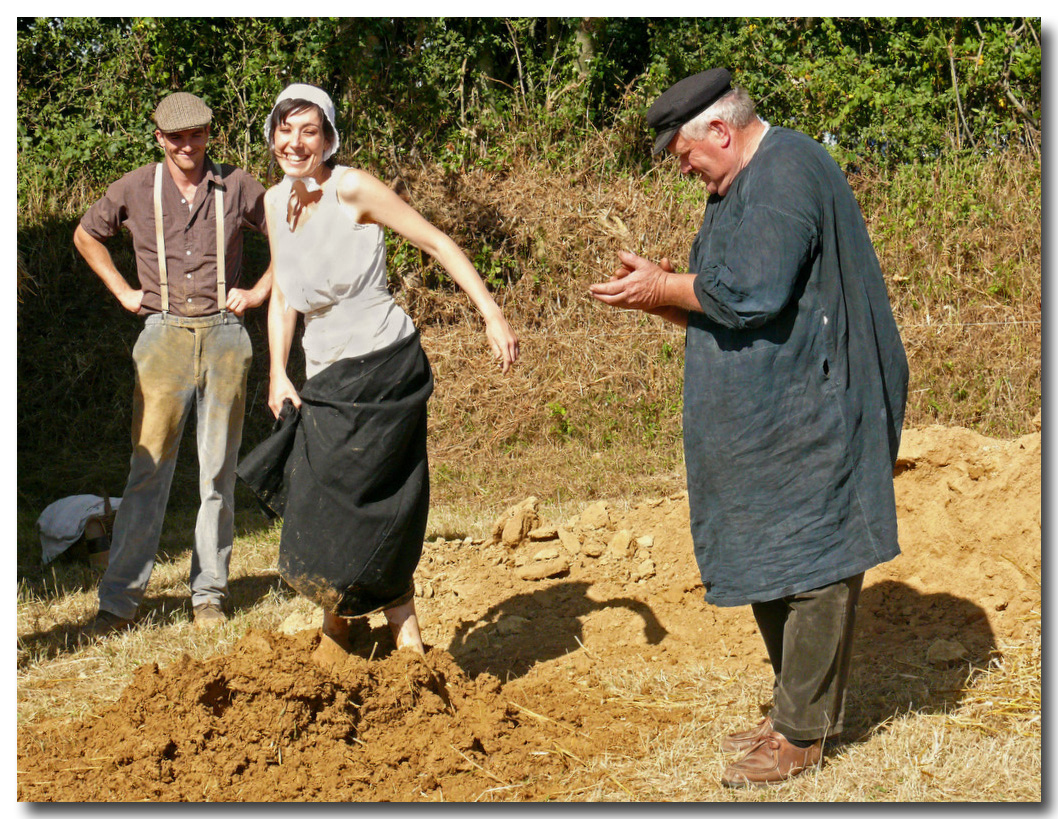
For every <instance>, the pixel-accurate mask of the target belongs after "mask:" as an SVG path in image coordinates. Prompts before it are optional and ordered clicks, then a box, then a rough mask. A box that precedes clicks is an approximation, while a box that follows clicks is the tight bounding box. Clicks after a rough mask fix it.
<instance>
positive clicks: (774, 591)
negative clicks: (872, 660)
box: [683, 128, 908, 606]
mask: <svg viewBox="0 0 1058 819" xmlns="http://www.w3.org/2000/svg"><path fill="white" fill-rule="evenodd" d="M690 272H691V273H693V274H695V276H696V279H695V283H694V289H695V293H696V295H697V297H698V300H699V302H700V304H701V308H702V310H703V312H701V313H698V312H692V313H691V314H690V318H689V321H688V326H687V337H686V359H685V362H686V363H685V370H684V406H683V429H684V450H685V456H686V463H687V488H688V494H689V500H690V510H691V533H692V536H693V539H694V550H695V557H696V559H697V561H698V566H699V568H700V570H701V573H702V580H703V582H704V583H705V588H706V599H707V600H708V601H709V602H711V603H715V604H717V605H721V606H733V605H743V604H746V603H753V602H760V601H766V600H774V599H777V598H779V597H784V596H786V595H790V594H795V593H797V592H801V591H808V590H810V589H814V588H818V587H820V586H823V585H827V584H829V583H833V582H836V581H838V580H842V579H844V578H846V577H850V576H852V575H854V574H858V573H859V572H862V571H865V570H866V569H869V568H870V567H872V566H875V565H877V564H879V563H882V562H884V561H886V560H890V559H892V558H893V557H895V556H896V555H898V554H899V553H900V549H899V546H898V545H897V526H896V504H895V499H894V493H893V465H894V463H895V460H896V453H897V449H898V448H899V444H900V430H901V426H902V424H903V417H904V405H905V402H906V398H907V380H908V368H907V357H906V355H905V353H904V347H903V344H902V343H901V341H900V335H899V333H898V331H897V327H896V323H895V321H894V319H893V314H892V309H891V306H890V304H889V297H888V294H887V292H886V287H885V282H884V280H883V279H882V274H881V270H880V269H879V266H878V260H877V257H876V256H875V253H874V248H873V246H872V245H871V241H870V237H869V236H868V233H867V229H866V226H865V225H864V222H863V217H862V215H861V214H860V209H859V206H858V204H857V203H856V200H855V197H854V196H853V194H852V191H851V189H850V188H849V185H848V183H847V182H846V181H845V178H844V175H843V174H842V172H841V170H840V168H838V166H837V164H836V163H835V162H834V161H833V160H832V159H831V158H830V155H829V154H828V153H827V152H826V150H825V149H824V148H823V147H822V146H821V145H820V144H819V143H817V142H815V141H814V140H812V139H810V138H809V137H807V136H805V135H803V134H800V133H798V132H796V131H792V130H788V129H785V128H771V129H769V131H768V132H767V133H766V134H765V135H764V138H763V139H762V141H761V143H760V146H759V147H758V149H757V151H756V153H755V154H754V155H753V157H752V158H751V159H750V161H749V163H748V164H747V165H746V167H745V168H743V169H742V171H741V172H740V173H739V175H738V176H737V177H736V178H735V180H734V183H733V184H732V186H731V188H730V189H729V190H728V192H727V194H726V195H725V196H723V197H719V196H715V195H714V196H711V197H710V198H709V202H708V204H707V207H706V212H705V219H704V221H703V223H702V227H701V229H700V231H699V233H698V236H697V237H696V238H695V241H694V245H693V247H692V249H691V255H690Z"/></svg>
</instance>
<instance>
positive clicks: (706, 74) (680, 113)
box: [647, 68, 731, 154]
mask: <svg viewBox="0 0 1058 819" xmlns="http://www.w3.org/2000/svg"><path fill="white" fill-rule="evenodd" d="M730 90H731V72H730V71H728V70H727V69H726V68H710V69H708V70H707V71H702V72H700V73H698V74H692V75H691V76H690V77H684V78H683V79H682V80H680V81H679V82H678V83H676V84H675V85H674V86H672V87H671V88H669V90H668V91H666V92H665V93H664V94H662V95H661V96H660V97H658V98H657V99H656V100H654V104H653V105H651V106H650V110H648V111H647V124H648V125H649V126H650V127H651V128H653V129H654V130H655V131H657V138H656V139H655V140H654V153H655V154H660V153H661V152H662V151H664V150H665V148H666V147H668V144H669V143H670V142H672V138H673V137H674V136H676V132H677V131H678V130H680V126H681V125H683V124H684V123H685V122H688V121H689V120H692V119H694V118H695V117H696V116H698V114H700V113H702V111H704V110H705V109H706V108H708V107H709V106H710V105H712V104H713V103H714V102H716V101H717V100H718V99H720V98H721V97H722V96H724V94H726V93H727V92H728V91H730Z"/></svg>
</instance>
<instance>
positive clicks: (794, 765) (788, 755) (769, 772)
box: [720, 731, 823, 788]
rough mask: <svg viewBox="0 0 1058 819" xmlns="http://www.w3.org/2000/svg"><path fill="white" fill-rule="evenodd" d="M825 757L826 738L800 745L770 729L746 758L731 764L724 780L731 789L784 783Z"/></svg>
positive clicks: (724, 783)
mask: <svg viewBox="0 0 1058 819" xmlns="http://www.w3.org/2000/svg"><path fill="white" fill-rule="evenodd" d="M822 756H823V740H822V739H817V740H816V741H815V742H813V743H812V744H811V745H809V746H808V747H807V748H798V747H797V746H796V745H794V744H793V743H792V742H790V740H788V739H787V738H786V737H784V736H783V735H782V734H780V733H779V732H778V731H769V732H768V733H767V734H765V735H764V736H763V737H761V738H760V740H758V742H757V744H756V745H755V746H754V747H753V748H752V749H751V750H750V752H749V753H747V754H746V755H745V756H744V757H742V759H740V760H738V761H737V762H732V763H731V764H730V765H728V766H727V769H726V770H725V771H724V775H723V776H722V777H720V782H721V784H723V785H725V786H726V787H728V788H745V787H748V786H752V785H767V784H769V783H772V782H782V781H784V780H786V779H789V778H790V777H791V776H796V775H797V774H799V773H801V772H802V771H804V770H805V769H806V768H810V767H811V766H813V765H818V764H819V760H820V759H821V758H822Z"/></svg>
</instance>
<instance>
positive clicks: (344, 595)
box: [239, 84, 518, 653]
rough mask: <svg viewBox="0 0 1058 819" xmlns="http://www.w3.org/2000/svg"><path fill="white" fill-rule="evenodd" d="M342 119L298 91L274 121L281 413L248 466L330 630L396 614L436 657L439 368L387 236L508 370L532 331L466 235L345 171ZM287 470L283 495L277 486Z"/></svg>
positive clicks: (291, 579)
mask: <svg viewBox="0 0 1058 819" xmlns="http://www.w3.org/2000/svg"><path fill="white" fill-rule="evenodd" d="M334 121H335V117H334V104H333V103H332V102H331V99H330V97H329V96H327V94H326V93H324V92H323V91H322V90H321V89H319V88H316V87H315V86H311V85H302V84H298V85H293V86H290V87H288V88H287V89H286V90H285V91H284V92H283V93H282V94H280V96H279V99H278V100H277V102H276V105H275V106H274V107H273V109H272V113H271V114H270V115H269V118H268V120H267V123H266V125H265V137H266V139H267V141H268V147H269V152H270V154H271V156H272V159H273V160H274V162H275V163H276V165H278V166H279V168H280V169H281V170H282V171H283V173H284V174H285V176H284V178H283V180H282V181H281V182H280V183H279V184H278V185H275V186H274V187H273V188H271V189H270V190H269V191H268V192H267V194H266V197H265V209H266V215H267V219H268V234H269V236H268V238H269V243H270V245H271V248H272V260H273V264H274V266H275V270H276V277H275V282H274V285H273V290H272V299H271V304H270V306H269V313H268V340H269V350H270V357H271V364H270V385H269V397H268V405H269V407H270V408H271V409H272V412H273V413H274V414H275V415H276V417H277V418H279V419H280V420H279V424H278V428H277V432H276V434H275V435H274V436H273V437H272V438H271V439H269V440H267V441H265V442H264V443H263V444H262V445H261V446H260V447H258V449H256V450H254V452H252V453H251V454H250V455H249V456H247V458H246V459H245V460H244V461H243V464H242V465H241V466H240V468H239V474H240V475H242V476H243V477H244V478H245V479H246V480H247V482H248V483H249V484H250V485H251V486H252V487H253V488H254V489H255V490H256V491H257V492H258V495H259V496H260V497H261V498H262V500H263V501H265V502H266V503H269V504H272V506H271V507H270V508H273V511H275V512H276V513H277V514H281V515H282V516H283V533H282V536H281V539H280V555H279V569H280V572H281V573H282V574H283V577H284V578H285V579H286V580H287V582H288V583H290V585H292V586H293V587H294V588H295V589H297V590H298V591H300V592H301V593H302V594H304V595H305V596H306V597H309V598H310V599H312V600H314V601H316V602H317V603H318V604H319V605H321V606H322V607H323V609H324V633H325V634H326V635H327V636H328V637H330V638H332V639H333V640H334V641H336V642H338V643H339V644H343V643H345V642H346V640H347V636H348V631H349V623H348V620H347V618H349V617H356V616H359V615H365V614H369V613H371V612H372V611H377V610H379V609H381V610H383V611H385V613H386V617H387V619H388V620H389V622H390V624H391V626H392V629H393V633H394V637H395V639H396V643H397V646H398V648H409V649H411V650H413V651H417V652H420V653H421V652H422V651H423V645H422V638H421V637H420V634H419V627H418V621H417V619H416V614H415V604H414V598H413V591H414V583H413V580H412V575H413V573H414V571H415V567H416V565H417V564H418V561H419V556H420V553H421V550H422V542H423V537H424V534H425V528H426V519H427V513H428V509H429V470H428V466H427V462H426V401H427V399H428V398H429V396H430V393H431V392H432V390H433V374H432V371H431V368H430V364H429V361H427V359H426V355H425V353H424V352H423V350H422V347H421V346H420V344H419V334H418V331H417V330H416V329H415V325H414V324H413V323H412V320H411V318H410V317H409V316H408V315H407V314H406V313H405V312H404V311H403V310H402V309H401V308H400V307H399V306H398V305H397V303H396V302H395V301H394V299H393V297H392V295H390V293H389V290H388V289H387V287H386V251H385V237H384V233H383V229H384V228H390V229H391V230H395V231H396V232H397V233H399V234H400V235H401V236H403V237H404V238H405V239H407V240H408V241H409V242H410V243H412V244H413V245H415V246H416V247H418V248H420V249H421V250H424V251H426V252H427V253H429V254H430V255H432V256H434V257H435V258H436V259H437V260H438V261H439V262H440V263H441V264H442V266H443V267H444V268H445V270H446V271H447V272H448V274H449V275H450V276H451V277H452V280H453V281H455V282H456V284H458V285H459V286H460V287H462V288H463V290H465V291H466V292H467V294H468V295H469V296H470V298H471V300H472V301H473V302H474V305H475V306H476V307H477V308H478V310H479V311H480V312H481V314H482V316H483V317H484V319H485V334H486V338H487V340H488V343H489V346H490V347H491V349H492V353H493V355H494V356H495V358H496V360H497V361H498V363H499V365H500V367H501V368H502V370H503V371H504V372H507V370H508V369H509V368H510V366H511V365H512V364H513V363H514V362H515V360H516V359H517V358H518V338H517V336H516V335H515V334H514V331H513V330H512V329H511V327H510V325H509V324H508V323H507V320H506V319H505V318H504V316H503V313H502V312H501V310H500V308H499V306H498V305H497V304H496V302H495V301H494V300H493V298H492V296H491V295H490V294H489V292H488V290H487V289H486V288H485V285H484V283H483V282H482V280H481V278H480V276H478V273H477V271H476V270H475V269H474V266H473V265H472V264H471V263H470V260H469V259H468V258H467V257H466V255H465V254H464V253H463V251H462V250H460V249H459V247H458V246H457V245H456V244H455V242H453V241H452V240H451V239H450V238H449V237H448V236H446V235H445V234H444V233H442V232H441V231H440V230H438V229H437V228H436V227H434V226H433V225H431V224H430V223H429V222H427V221H426V220H425V219H423V217H422V216H420V215H419V214H418V213H417V212H416V211H415V210H414V209H413V208H411V207H410V206H409V205H408V204H406V203H405V202H404V201H403V200H402V199H401V198H400V197H399V196H398V195H397V194H396V193H394V192H393V191H392V190H390V188H388V187H387V186H386V185H384V184H382V183H381V182H380V181H379V180H378V179H376V178H375V177H374V176H372V175H371V174H369V173H366V172H364V171H361V170H358V169H355V168H348V167H343V166H340V165H337V164H335V162H334V153H335V151H336V150H337V149H338V145H339V137H338V134H337V131H336V129H335V126H334ZM299 315H300V316H302V317H303V319H304V323H305V332H304V334H303V338H302V345H303V347H304V350H305V362H306V374H307V375H308V380H307V381H306V382H305V384H304V385H303V386H302V388H301V390H300V391H299V390H297V389H295V387H294V385H293V384H292V383H291V381H290V379H289V378H288V377H287V373H286V365H287V358H288V355H289V352H290V344H291V341H292V340H293V337H294V330H295V327H296V324H297V318H298V316H299ZM277 449H278V450H279V451H280V452H281V453H282V454H280V455H278V456H276V457H273V454H272V453H273V452H275V451H276V450H277ZM276 475H281V476H282V479H281V482H282V487H281V488H277V487H276V485H275V483H274V482H272V483H269V481H270V480H271V478H270V476H276ZM276 498H281V500H280V501H278V502H277V501H276Z"/></svg>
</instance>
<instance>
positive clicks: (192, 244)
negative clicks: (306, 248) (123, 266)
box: [81, 159, 267, 316]
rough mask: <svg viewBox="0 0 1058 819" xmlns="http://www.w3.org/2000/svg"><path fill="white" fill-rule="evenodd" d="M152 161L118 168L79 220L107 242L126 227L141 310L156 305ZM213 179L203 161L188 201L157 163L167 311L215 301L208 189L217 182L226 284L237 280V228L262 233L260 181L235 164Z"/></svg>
mask: <svg viewBox="0 0 1058 819" xmlns="http://www.w3.org/2000/svg"><path fill="white" fill-rule="evenodd" d="M155 167H156V165H155V164H154V163H152V164H150V165H144V166H143V167H142V168H137V169H136V170H134V171H130V172H129V173H127V174H125V175H124V176H123V177H121V179H119V180H118V181H117V182H114V183H113V184H112V185H111V186H110V187H109V188H107V192H106V195H104V196H103V198H102V199H100V200H99V201H98V202H96V203H95V204H94V205H92V207H91V208H89V209H88V212H87V213H86V214H85V215H84V216H83V217H82V218H81V227H82V228H83V229H84V230H85V232H86V233H88V235H89V236H91V237H92V238H94V239H98V240H99V241H101V242H102V241H106V240H107V239H109V238H110V237H112V236H116V235H117V234H118V233H119V232H120V231H121V228H122V227H123V226H124V227H126V228H128V230H129V232H130V233H131V234H132V245H133V249H134V251H135V254H136V271H137V274H138V275H139V280H140V288H141V289H142V290H143V306H142V307H141V308H140V313H141V314H149V313H159V312H161V309H162V296H161V281H160V277H159V273H158V249H157V245H156V242H155V237H154V169H155ZM220 169H221V173H220V177H219V178H218V177H217V176H216V175H214V173H213V166H212V163H211V162H210V161H209V160H208V159H207V160H206V176H205V178H204V179H203V180H202V182H201V183H199V186H198V188H197V189H196V190H195V199H194V201H193V202H191V203H190V207H189V205H188V202H187V200H185V199H184V197H183V194H181V193H180V189H179V188H177V186H176V182H174V181H173V178H172V176H171V175H170V174H169V171H168V169H166V168H164V166H163V170H162V216H163V220H164V221H165V258H166V267H167V270H168V279H169V312H171V313H173V314H174V315H177V316H208V315H211V314H213V313H217V312H219V310H220V308H221V307H223V305H219V306H218V304H217V222H216V214H215V211H216V205H215V202H214V194H213V189H214V186H215V185H223V187H224V234H225V237H224V238H225V279H226V280H227V281H226V285H227V289H228V290H230V289H231V288H233V287H240V286H244V285H241V284H240V281H239V280H240V278H241V275H242V246H243V229H244V228H250V229H251V230H256V231H257V232H258V233H262V234H263V233H266V232H267V227H266V225H265V208H264V192H265V189H264V186H263V185H262V184H261V183H260V182H258V181H257V180H256V179H254V178H253V177H252V176H250V174H248V173H246V171H244V170H242V169H241V168H236V167H233V166H231V165H221V166H220Z"/></svg>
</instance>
